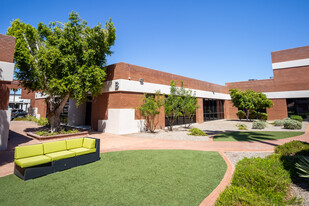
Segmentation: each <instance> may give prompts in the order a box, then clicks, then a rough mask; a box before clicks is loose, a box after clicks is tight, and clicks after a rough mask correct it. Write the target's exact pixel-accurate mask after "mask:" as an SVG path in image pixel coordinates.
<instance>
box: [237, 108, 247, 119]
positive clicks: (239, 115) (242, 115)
mask: <svg viewBox="0 0 309 206" xmlns="http://www.w3.org/2000/svg"><path fill="white" fill-rule="evenodd" d="M236 115H237V117H238V119H240V120H241V119H244V118H245V117H246V113H245V112H244V111H242V110H238V112H237V113H236Z"/></svg>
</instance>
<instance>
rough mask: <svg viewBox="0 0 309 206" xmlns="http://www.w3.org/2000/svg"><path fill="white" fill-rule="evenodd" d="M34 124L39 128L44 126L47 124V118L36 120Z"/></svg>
mask: <svg viewBox="0 0 309 206" xmlns="http://www.w3.org/2000/svg"><path fill="white" fill-rule="evenodd" d="M36 123H37V124H38V125H40V126H46V125H48V124H49V123H48V119H47V118H40V119H36Z"/></svg>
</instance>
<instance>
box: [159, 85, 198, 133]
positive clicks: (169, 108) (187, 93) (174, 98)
mask: <svg viewBox="0 0 309 206" xmlns="http://www.w3.org/2000/svg"><path fill="white" fill-rule="evenodd" d="M176 84H177V82H176V81H174V80H172V81H171V83H170V86H171V88H170V94H169V95H167V97H166V98H165V104H164V112H165V116H166V118H167V121H168V122H169V130H170V131H172V130H173V124H174V123H175V121H176V120H177V118H178V117H179V116H186V117H189V118H190V120H191V122H192V121H193V118H194V115H195V113H196V109H197V108H198V107H199V106H198V105H197V98H196V97H195V93H192V91H191V90H189V89H185V88H184V85H183V82H181V87H176ZM189 126H190V124H189V125H188V126H187V127H189Z"/></svg>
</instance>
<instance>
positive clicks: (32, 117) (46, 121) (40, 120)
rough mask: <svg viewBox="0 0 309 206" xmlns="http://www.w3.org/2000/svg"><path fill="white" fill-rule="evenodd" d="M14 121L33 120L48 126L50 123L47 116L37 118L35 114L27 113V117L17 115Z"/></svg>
mask: <svg viewBox="0 0 309 206" xmlns="http://www.w3.org/2000/svg"><path fill="white" fill-rule="evenodd" d="M14 121H31V122H35V123H37V124H38V125H40V126H47V125H48V120H47V118H40V119H37V118H35V117H34V116H31V115H27V116H26V117H17V118H15V119H14Z"/></svg>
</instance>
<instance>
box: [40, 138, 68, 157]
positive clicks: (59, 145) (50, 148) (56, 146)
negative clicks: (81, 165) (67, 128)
mask: <svg viewBox="0 0 309 206" xmlns="http://www.w3.org/2000/svg"><path fill="white" fill-rule="evenodd" d="M43 147H44V154H48V153H53V152H59V151H65V150H67V145H66V142H65V140H63V141H56V142H48V143H43Z"/></svg>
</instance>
